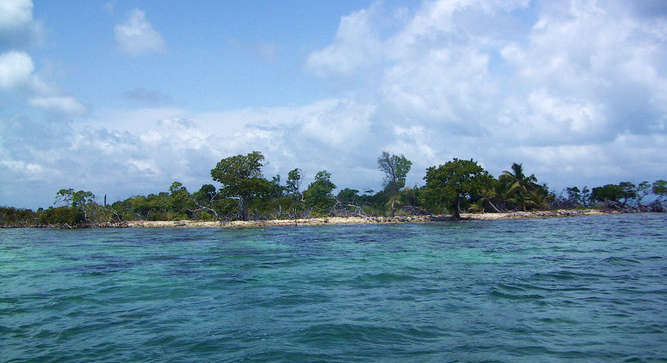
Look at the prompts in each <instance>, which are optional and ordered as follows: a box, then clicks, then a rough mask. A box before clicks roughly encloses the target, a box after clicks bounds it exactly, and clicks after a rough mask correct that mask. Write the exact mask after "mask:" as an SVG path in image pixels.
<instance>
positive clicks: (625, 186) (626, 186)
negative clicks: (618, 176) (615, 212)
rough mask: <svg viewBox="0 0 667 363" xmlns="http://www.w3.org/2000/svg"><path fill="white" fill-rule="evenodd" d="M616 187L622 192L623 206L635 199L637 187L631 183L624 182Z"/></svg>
mask: <svg viewBox="0 0 667 363" xmlns="http://www.w3.org/2000/svg"><path fill="white" fill-rule="evenodd" d="M618 186H619V187H621V189H622V190H623V194H622V198H623V205H626V204H628V200H632V199H635V198H637V187H636V186H635V185H634V184H633V183H631V182H629V181H624V182H620V183H618Z"/></svg>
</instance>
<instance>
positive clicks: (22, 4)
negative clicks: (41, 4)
mask: <svg viewBox="0 0 667 363" xmlns="http://www.w3.org/2000/svg"><path fill="white" fill-rule="evenodd" d="M31 22H32V1H31V0H3V1H2V2H0V33H2V32H9V31H15V30H17V29H21V28H25V27H27V26H28V25H29V24H30V23H31Z"/></svg>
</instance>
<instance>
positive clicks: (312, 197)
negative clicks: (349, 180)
mask: <svg viewBox="0 0 667 363" xmlns="http://www.w3.org/2000/svg"><path fill="white" fill-rule="evenodd" d="M334 189H336V185H335V184H334V183H333V182H332V181H331V173H329V172H328V171H326V170H322V171H319V172H317V174H315V180H314V181H313V182H312V183H310V185H308V189H306V191H305V192H303V197H304V199H305V201H306V205H307V206H308V207H309V208H311V209H312V212H313V214H314V215H325V214H328V213H329V212H330V210H331V208H332V207H333V206H334V205H335V203H336V199H335V198H334V196H333V194H331V192H332V191H333V190H334Z"/></svg>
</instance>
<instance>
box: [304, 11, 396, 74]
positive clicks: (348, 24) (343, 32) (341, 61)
mask: <svg viewBox="0 0 667 363" xmlns="http://www.w3.org/2000/svg"><path fill="white" fill-rule="evenodd" d="M374 14H375V10H374V9H373V8H371V9H364V10H359V11H356V12H354V13H352V14H350V15H346V16H344V17H343V18H342V19H341V21H340V25H339V26H338V31H337V32H336V38H335V39H334V42H333V43H332V44H331V45H329V46H327V47H326V48H324V49H322V50H319V51H316V52H313V53H311V54H310V55H309V56H308V61H307V63H306V64H307V66H308V67H309V68H310V69H311V70H313V71H314V72H316V73H318V74H322V75H323V74H326V73H334V74H343V75H349V74H351V73H352V72H354V71H356V70H358V69H359V68H363V67H367V66H370V65H372V64H374V63H375V62H377V61H378V59H380V58H381V57H382V51H383V49H382V44H381V42H380V39H379V37H378V34H377V33H376V32H375V30H374V29H373V26H372V23H371V21H372V20H371V19H372V17H373V16H374Z"/></svg>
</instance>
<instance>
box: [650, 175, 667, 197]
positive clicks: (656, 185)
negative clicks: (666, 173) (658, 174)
mask: <svg viewBox="0 0 667 363" xmlns="http://www.w3.org/2000/svg"><path fill="white" fill-rule="evenodd" d="M651 191H652V192H653V194H655V195H656V196H657V197H658V198H659V199H662V198H664V197H665V196H667V180H662V179H660V180H656V181H655V182H653V187H652V188H651Z"/></svg>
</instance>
